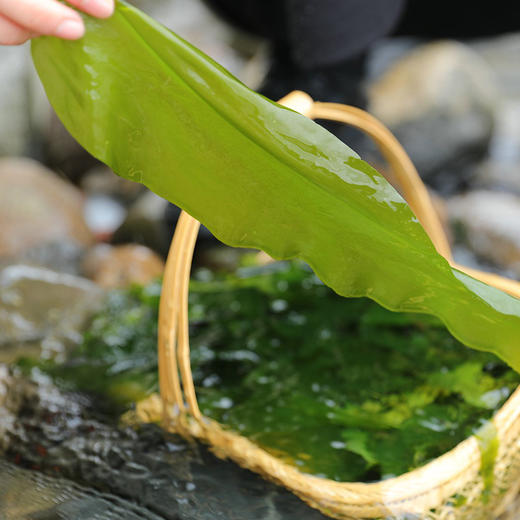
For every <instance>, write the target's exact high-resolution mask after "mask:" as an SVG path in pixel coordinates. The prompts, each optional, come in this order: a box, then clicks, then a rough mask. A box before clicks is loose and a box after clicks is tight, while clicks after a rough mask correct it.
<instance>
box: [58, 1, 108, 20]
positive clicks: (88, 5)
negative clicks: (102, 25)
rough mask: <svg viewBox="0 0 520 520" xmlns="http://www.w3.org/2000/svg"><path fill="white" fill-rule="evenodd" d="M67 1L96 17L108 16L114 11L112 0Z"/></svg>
mask: <svg viewBox="0 0 520 520" xmlns="http://www.w3.org/2000/svg"><path fill="white" fill-rule="evenodd" d="M68 2H69V3H70V4H72V5H73V6H74V7H77V8H78V9H80V10H81V11H84V12H85V13H88V14H91V15H92V16H95V17H97V18H108V17H109V16H111V15H112V13H113V12H114V0H68Z"/></svg>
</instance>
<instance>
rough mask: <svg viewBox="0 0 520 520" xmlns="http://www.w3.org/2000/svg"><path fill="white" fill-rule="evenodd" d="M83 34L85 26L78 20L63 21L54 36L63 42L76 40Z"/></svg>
mask: <svg viewBox="0 0 520 520" xmlns="http://www.w3.org/2000/svg"><path fill="white" fill-rule="evenodd" d="M84 34H85V26H84V25H83V22H81V21H79V20H71V19H69V20H64V21H63V22H61V23H60V25H58V27H56V30H55V31H54V35H55V36H57V37H58V38H64V39H65V40H77V39H78V38H81V37H82V36H83V35H84Z"/></svg>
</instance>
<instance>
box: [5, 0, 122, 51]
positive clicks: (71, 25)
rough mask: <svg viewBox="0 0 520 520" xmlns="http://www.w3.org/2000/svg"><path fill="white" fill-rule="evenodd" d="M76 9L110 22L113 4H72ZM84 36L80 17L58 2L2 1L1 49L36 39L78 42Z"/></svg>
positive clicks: (75, 0) (107, 0)
mask: <svg viewBox="0 0 520 520" xmlns="http://www.w3.org/2000/svg"><path fill="white" fill-rule="evenodd" d="M69 3H70V4H71V5H72V6H74V7H76V8H77V9H79V10H81V11H84V12H85V13H87V14H90V15H92V16H95V17H97V18H108V17H109V16H110V15H111V14H112V13H113V11H114V0H69ZM84 33H85V26H84V24H83V20H82V19H81V16H80V15H79V14H78V13H77V12H76V11H74V10H73V9H71V8H70V7H68V6H66V5H64V4H62V3H60V2H57V1H56V0H0V45H20V44H22V43H24V42H26V41H27V40H29V39H31V38H34V37H35V36H41V35H44V34H45V35H51V36H57V37H58V38H63V39H65V40H77V39H78V38H81V37H82V36H83V34H84Z"/></svg>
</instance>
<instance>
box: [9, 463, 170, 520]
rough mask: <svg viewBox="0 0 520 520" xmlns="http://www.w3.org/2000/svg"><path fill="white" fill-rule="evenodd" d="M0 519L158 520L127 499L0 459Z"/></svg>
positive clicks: (158, 519) (155, 516) (158, 518)
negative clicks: (94, 519)
mask: <svg viewBox="0 0 520 520" xmlns="http://www.w3.org/2000/svg"><path fill="white" fill-rule="evenodd" d="M0 517H1V518H3V519H5V520H20V519H22V518H23V519H26V520H54V519H57V518H70V519H72V518H73V519H74V520H91V519H93V518H96V519H100V520H102V519H106V520H141V519H142V520H160V517H158V516H157V515H155V514H153V513H151V512H150V511H147V510H146V509H144V508H142V507H139V506H137V505H135V504H134V503H132V502H131V501H128V500H122V499H121V498H119V497H117V496H115V495H111V494H108V493H99V492H97V491H95V490H93V489H88V488H86V487H84V486H79V485H78V484H76V483H74V482H72V481H69V480H66V479H63V478H51V477H47V476H45V475H42V474H40V473H37V472H35V471H29V470H26V469H22V468H19V467H17V466H15V465H13V464H9V463H7V462H5V461H2V460H0Z"/></svg>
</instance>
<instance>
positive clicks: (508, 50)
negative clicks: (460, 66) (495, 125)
mask: <svg viewBox="0 0 520 520" xmlns="http://www.w3.org/2000/svg"><path fill="white" fill-rule="evenodd" d="M471 47H472V49H473V50H474V51H475V52H477V53H478V54H479V55H480V56H481V57H482V59H483V60H484V61H485V62H486V63H487V64H488V66H489V67H490V68H491V70H492V72H493V74H494V76H495V78H496V82H497V85H498V87H499V89H500V93H501V96H504V97H507V98H520V69H519V68H518V67H517V66H515V65H516V64H517V63H518V56H520V32H518V33H513V34H506V35H502V36H499V37H496V38H486V39H482V40H478V41H475V42H473V43H472V44H471Z"/></svg>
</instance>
